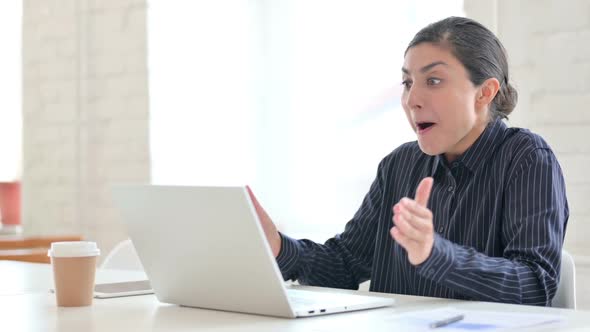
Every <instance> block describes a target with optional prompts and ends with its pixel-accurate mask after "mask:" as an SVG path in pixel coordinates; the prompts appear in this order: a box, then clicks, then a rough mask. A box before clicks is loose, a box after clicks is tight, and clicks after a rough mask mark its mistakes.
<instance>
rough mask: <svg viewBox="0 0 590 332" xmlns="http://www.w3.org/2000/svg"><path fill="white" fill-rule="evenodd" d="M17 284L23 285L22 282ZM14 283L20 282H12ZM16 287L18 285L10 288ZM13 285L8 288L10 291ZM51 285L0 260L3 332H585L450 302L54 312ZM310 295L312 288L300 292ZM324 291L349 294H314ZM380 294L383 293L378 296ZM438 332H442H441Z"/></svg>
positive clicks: (102, 307) (573, 315)
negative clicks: (242, 310) (354, 307)
mask: <svg viewBox="0 0 590 332" xmlns="http://www.w3.org/2000/svg"><path fill="white" fill-rule="evenodd" d="M23 278H24V279H23ZM141 278H143V273H142V272H132V271H120V270H119V271H98V274H97V281H101V282H112V281H124V280H138V279H141ZM18 280H21V281H18ZM15 281H17V284H16V285H15V284H13V282H15ZM11 283H12V285H11ZM52 283H53V279H52V276H51V269H50V266H49V265H44V264H31V263H17V262H7V261H0V286H1V288H0V313H2V318H1V320H0V321H1V326H2V327H3V328H4V327H10V328H9V330H10V331H65V332H68V331H210V330H211V331H312V332H313V331H315V332H320V331H355V332H356V331H388V332H390V331H396V330H398V331H399V330H401V329H400V328H399V326H397V325H396V322H395V321H393V320H388V318H391V317H392V316H393V315H395V314H397V313H402V312H412V311H416V310H424V309H436V308H444V307H446V306H448V305H452V306H453V307H455V308H458V309H460V308H468V309H470V310H491V311H502V312H513V313H514V312H523V313H525V312H526V313H541V314H542V313H547V314H552V315H560V316H563V317H564V318H565V320H564V322H563V323H557V324H552V325H548V326H544V327H540V326H537V327H534V328H529V329H519V330H518V331H590V312H587V311H586V312H585V311H574V310H566V309H554V308H544V307H533V306H523V305H507V304H498V303H487V302H468V301H454V300H445V299H437V298H428V297H419V296H403V295H395V294H390V295H389V296H391V297H393V298H395V299H396V305H395V306H393V307H387V308H382V309H373V310H366V311H358V312H349V313H343V314H335V315H326V316H318V317H310V318H299V319H283V318H273V317H265V316H256V315H248V314H239V313H230V312H222V311H214V310H205V309H196V308H187V307H181V306H177V305H170V304H165V303H161V302H159V301H158V300H157V298H156V297H155V296H154V295H142V296H133V297H122V298H114V299H102V300H99V299H95V300H94V303H93V305H92V306H89V307H79V308H60V307H57V306H56V304H55V297H54V295H53V294H51V293H49V292H48V291H47V290H48V288H49V287H51V285H52ZM302 288H311V287H302ZM314 289H317V290H319V291H326V292H334V291H336V292H350V291H343V290H333V289H327V288H315V287H314ZM380 295H382V294H380ZM440 331H441V332H442V331H444V329H440Z"/></svg>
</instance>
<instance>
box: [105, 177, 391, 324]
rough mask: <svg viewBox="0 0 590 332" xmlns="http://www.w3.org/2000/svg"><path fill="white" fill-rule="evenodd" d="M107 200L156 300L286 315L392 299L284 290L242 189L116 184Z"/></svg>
mask: <svg viewBox="0 0 590 332" xmlns="http://www.w3.org/2000/svg"><path fill="white" fill-rule="evenodd" d="M113 197H114V201H115V203H116V204H115V206H117V207H118V208H119V210H120V212H121V217H122V220H123V221H124V223H125V224H126V226H127V230H128V234H129V236H130V238H131V240H132V241H133V244H134V246H135V249H136V251H137V254H138V256H139V259H140V260H141V263H142V265H143V267H144V268H145V272H146V274H147V276H148V278H149V281H150V284H151V286H152V288H153V290H154V293H155V294H156V296H157V298H158V300H160V301H161V302H166V303H172V304H178V305H182V306H188V307H198V308H206V309H215V310H224V311H233V312H241V313H250V314H260V315H268V316H278V317H288V318H295V317H306V316H315V315H323V314H331V313H336V312H343V311H352V310H362V309H370V308H378V307H384V306H389V305H392V304H393V303H394V300H393V299H390V298H385V297H379V296H364V295H353V294H342V293H327V292H320V291H310V290H300V289H292V288H289V287H286V285H285V283H284V281H283V278H282V276H281V273H280V271H279V268H278V265H277V263H276V260H275V258H274V256H273V255H272V252H271V249H270V246H269V244H268V243H267V241H266V238H265V235H264V232H263V230H262V226H261V225H260V222H259V220H258V216H257V215H256V212H255V209H254V206H253V204H252V202H251V200H250V197H249V195H248V192H247V190H246V187H245V186H242V187H201V186H199V187H196V186H157V185H118V186H115V187H113Z"/></svg>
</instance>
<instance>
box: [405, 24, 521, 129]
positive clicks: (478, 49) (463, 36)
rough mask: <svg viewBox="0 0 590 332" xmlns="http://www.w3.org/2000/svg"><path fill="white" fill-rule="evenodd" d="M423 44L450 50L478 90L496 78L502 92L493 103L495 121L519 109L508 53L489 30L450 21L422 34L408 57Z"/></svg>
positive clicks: (476, 25)
mask: <svg viewBox="0 0 590 332" xmlns="http://www.w3.org/2000/svg"><path fill="white" fill-rule="evenodd" d="M421 43H433V44H436V45H439V46H442V47H448V48H449V49H450V50H451V53H452V54H453V55H454V56H455V57H456V58H457V59H458V60H459V61H460V62H461V63H462V64H463V66H464V67H465V68H466V69H467V72H468V73H469V79H470V80H471V82H472V83H473V84H474V85H475V86H479V85H481V84H482V83H483V82H484V81H485V80H487V79H488V78H491V77H495V78H496V79H497V80H498V82H500V89H499V91H498V93H497V94H496V96H495V97H494V100H493V101H492V107H490V113H491V114H490V115H491V118H492V119H497V118H504V119H507V118H508V115H509V114H510V113H511V112H512V110H513V109H514V107H515V106H516V102H517V101H518V93H517V92H516V89H514V87H513V86H512V85H511V84H510V81H509V76H508V60H507V56H506V50H505V49H504V46H502V43H500V41H499V40H498V38H497V37H496V36H495V35H494V34H493V33H492V32H491V31H490V30H488V29H487V28H486V27H484V26H483V25H481V24H480V23H478V22H476V21H474V20H471V19H468V18H465V17H448V18H445V19H444V20H441V21H438V22H435V23H432V24H430V25H428V26H427V27H425V28H423V29H422V30H420V31H419V32H418V33H417V34H416V35H415V36H414V39H412V41H411V42H410V44H409V45H408V48H406V52H405V53H407V52H408V50H409V49H410V48H412V47H414V46H416V45H418V44H421ZM405 53H404V55H405Z"/></svg>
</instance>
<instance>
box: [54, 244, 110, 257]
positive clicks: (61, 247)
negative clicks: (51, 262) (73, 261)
mask: <svg viewBox="0 0 590 332" xmlns="http://www.w3.org/2000/svg"><path fill="white" fill-rule="evenodd" d="M99 255H100V249H98V247H97V246H96V242H88V241H68V242H53V243H52V244H51V249H49V251H48V252H47V256H49V257H87V256H99Z"/></svg>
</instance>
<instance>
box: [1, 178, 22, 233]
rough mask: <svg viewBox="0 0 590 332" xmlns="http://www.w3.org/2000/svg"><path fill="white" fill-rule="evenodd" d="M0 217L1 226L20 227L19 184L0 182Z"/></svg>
mask: <svg viewBox="0 0 590 332" xmlns="http://www.w3.org/2000/svg"><path fill="white" fill-rule="evenodd" d="M0 217H1V219H0V220H1V221H2V224H3V225H20V182H0Z"/></svg>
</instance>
